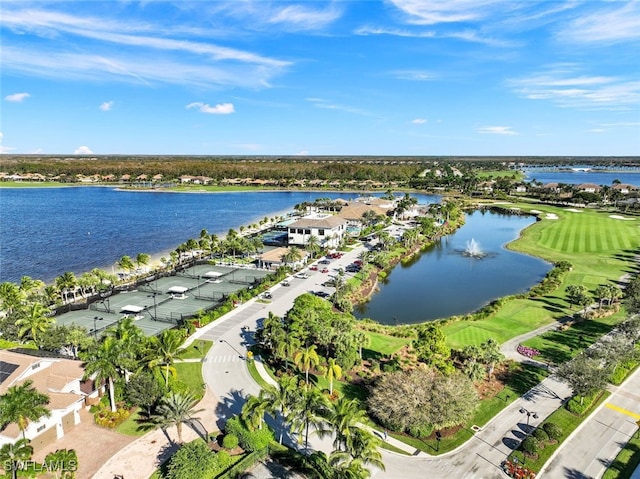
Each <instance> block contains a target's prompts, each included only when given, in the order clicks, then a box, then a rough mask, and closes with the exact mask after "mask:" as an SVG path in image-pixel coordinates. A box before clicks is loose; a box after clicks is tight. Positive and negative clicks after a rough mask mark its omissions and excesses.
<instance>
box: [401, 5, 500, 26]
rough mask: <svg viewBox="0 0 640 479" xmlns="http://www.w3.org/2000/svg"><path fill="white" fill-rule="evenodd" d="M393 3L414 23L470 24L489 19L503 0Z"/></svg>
mask: <svg viewBox="0 0 640 479" xmlns="http://www.w3.org/2000/svg"><path fill="white" fill-rule="evenodd" d="M391 3H392V4H393V5H394V6H395V7H397V8H398V9H400V10H401V11H402V12H404V13H405V14H406V15H408V16H409V18H410V21H411V22H412V23H416V24H421V25H434V24H436V23H453V22H469V21H473V20H479V19H482V18H485V17H487V16H488V15H490V13H491V12H492V11H493V10H492V9H493V8H494V7H495V6H496V5H498V4H501V3H502V5H503V8H504V6H505V2H504V1H502V0H447V1H445V2H443V1H439V0H391Z"/></svg>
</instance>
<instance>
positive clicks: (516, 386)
mask: <svg viewBox="0 0 640 479" xmlns="http://www.w3.org/2000/svg"><path fill="white" fill-rule="evenodd" d="M507 374H508V377H507V378H506V385H507V386H509V387H510V388H511V389H512V390H513V392H515V393H516V394H518V395H523V394H525V393H526V392H527V391H529V390H530V389H531V388H533V387H534V386H536V385H537V384H539V383H540V381H542V380H543V379H544V378H545V376H546V374H545V373H544V371H543V370H541V369H540V368H539V367H537V366H534V365H530V364H518V365H515V367H514V368H511V369H510V371H509V372H508V373H507Z"/></svg>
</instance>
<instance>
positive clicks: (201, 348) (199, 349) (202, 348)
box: [180, 339, 213, 359]
mask: <svg viewBox="0 0 640 479" xmlns="http://www.w3.org/2000/svg"><path fill="white" fill-rule="evenodd" d="M212 345H213V342H212V341H206V340H204V339H196V340H195V341H194V342H193V343H191V345H189V347H188V348H187V350H186V351H185V352H184V353H183V354H182V355H181V356H180V359H200V358H204V357H205V356H206V355H207V353H208V352H209V349H211V346H212Z"/></svg>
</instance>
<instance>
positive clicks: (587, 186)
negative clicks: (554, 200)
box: [576, 183, 601, 193]
mask: <svg viewBox="0 0 640 479" xmlns="http://www.w3.org/2000/svg"><path fill="white" fill-rule="evenodd" d="M600 189H601V188H600V186H598V185H596V184H595V183H582V184H579V185H578V186H576V190H578V191H582V192H584V193H597V192H598V191H600Z"/></svg>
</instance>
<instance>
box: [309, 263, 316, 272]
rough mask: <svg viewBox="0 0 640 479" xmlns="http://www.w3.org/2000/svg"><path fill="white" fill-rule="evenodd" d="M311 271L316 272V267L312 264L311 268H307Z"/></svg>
mask: <svg viewBox="0 0 640 479" xmlns="http://www.w3.org/2000/svg"><path fill="white" fill-rule="evenodd" d="M309 269H310V270H311V271H318V267H317V266H316V265H315V264H314V265H313V266H312V267H311V268H309Z"/></svg>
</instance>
